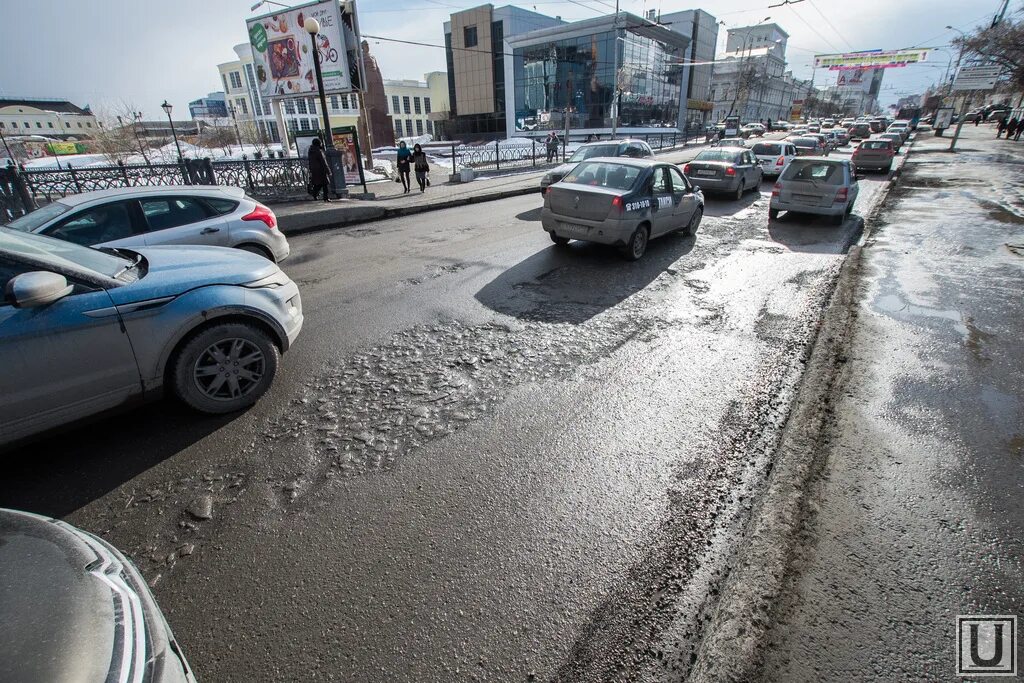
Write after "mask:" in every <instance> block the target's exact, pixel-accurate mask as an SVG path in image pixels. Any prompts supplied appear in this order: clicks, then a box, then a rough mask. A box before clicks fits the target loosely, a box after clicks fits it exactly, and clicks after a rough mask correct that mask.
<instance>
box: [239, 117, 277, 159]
mask: <svg viewBox="0 0 1024 683" xmlns="http://www.w3.org/2000/svg"><path fill="white" fill-rule="evenodd" d="M237 123H238V135H239V136H240V137H241V138H242V144H245V145H252V146H254V147H255V148H256V151H257V153H259V155H260V156H266V155H267V152H269V151H270V138H269V137H268V136H267V132H266V130H265V129H264V128H263V127H262V126H261V125H260V124H259V122H258V121H257V120H256V119H240V120H239V121H238V122H237Z"/></svg>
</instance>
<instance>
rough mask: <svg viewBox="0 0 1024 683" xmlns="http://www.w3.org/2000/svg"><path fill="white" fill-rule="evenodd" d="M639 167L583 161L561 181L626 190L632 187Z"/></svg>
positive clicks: (638, 172) (638, 173)
mask: <svg viewBox="0 0 1024 683" xmlns="http://www.w3.org/2000/svg"><path fill="white" fill-rule="evenodd" d="M638 175H640V168H639V167H637V166H627V165H626V164H616V163H612V162H605V161H585V162H583V163H582V164H580V165H579V166H577V167H576V168H574V169H573V170H572V171H570V172H569V175H567V176H565V178H564V179H563V181H562V182H566V183H577V184H579V185H593V186H594V187H607V188H609V189H613V190H628V189H629V188H631V187H633V183H635V182H636V178H637V176H638Z"/></svg>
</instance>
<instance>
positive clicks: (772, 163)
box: [750, 140, 796, 177]
mask: <svg viewBox="0 0 1024 683" xmlns="http://www.w3.org/2000/svg"><path fill="white" fill-rule="evenodd" d="M750 151H752V152H753V153H754V156H756V157H757V163H759V164H760V165H761V171H762V172H763V173H764V175H765V177H768V176H771V177H775V176H779V175H782V172H783V171H785V170H786V167H788V166H789V162H791V161H793V159H796V146H795V145H793V144H792V143H791V142H787V141H786V140H779V141H777V142H755V143H754V144H753V145H752V146H751V148H750Z"/></svg>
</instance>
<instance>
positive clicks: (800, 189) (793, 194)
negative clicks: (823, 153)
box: [768, 157, 860, 224]
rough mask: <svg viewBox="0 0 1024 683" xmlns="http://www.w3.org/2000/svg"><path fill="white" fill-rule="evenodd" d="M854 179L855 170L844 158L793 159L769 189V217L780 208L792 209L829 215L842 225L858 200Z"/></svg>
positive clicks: (798, 211)
mask: <svg viewBox="0 0 1024 683" xmlns="http://www.w3.org/2000/svg"><path fill="white" fill-rule="evenodd" d="M857 180H858V176H857V173H856V169H855V167H854V166H853V165H852V164H851V163H850V161H849V160H847V159H826V158H824V157H804V158H800V159H796V160H794V161H793V163H791V164H790V165H789V168H787V169H786V171H785V172H784V173H783V174H782V175H781V176H780V177H779V179H778V181H777V182H776V183H775V187H774V188H773V189H772V198H771V201H770V202H769V204H768V218H769V219H770V220H774V219H776V218H778V217H779V212H780V211H793V212H796V213H812V214H818V215H823V216H831V217H832V218H833V220H834V221H835V222H836V223H837V224H841V223H842V222H843V220H844V218H845V217H846V215H847V214H848V213H850V212H851V211H853V205H854V203H855V202H856V201H857V195H858V193H859V192H860V186H859V185H858V183H857Z"/></svg>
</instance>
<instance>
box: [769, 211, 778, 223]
mask: <svg viewBox="0 0 1024 683" xmlns="http://www.w3.org/2000/svg"><path fill="white" fill-rule="evenodd" d="M778 217H779V210H778V209H768V220H770V221H773V220H775V219H776V218H778Z"/></svg>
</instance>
